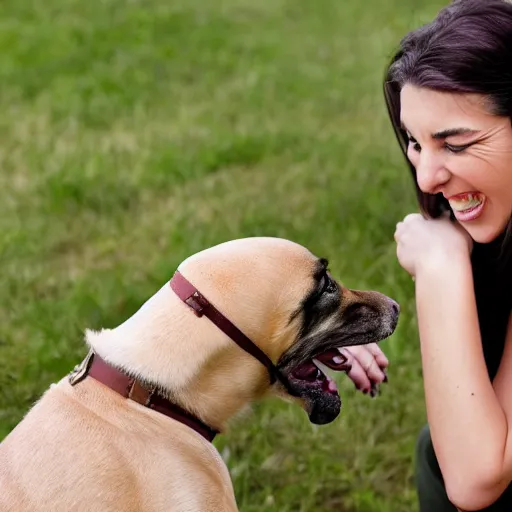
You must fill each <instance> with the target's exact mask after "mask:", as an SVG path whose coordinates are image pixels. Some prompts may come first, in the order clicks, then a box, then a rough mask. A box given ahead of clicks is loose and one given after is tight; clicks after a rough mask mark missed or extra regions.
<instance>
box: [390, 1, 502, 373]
mask: <svg viewBox="0 0 512 512" xmlns="http://www.w3.org/2000/svg"><path fill="white" fill-rule="evenodd" d="M407 83H408V84H412V85H415V86H418V87H426V88H429V89H434V90H438V91H445V92H452V93H459V94H464V93H473V94H474V93H476V94H481V95H483V96H485V97H486V98H487V99H488V103H489V108H490V109H491V112H492V113H493V114H495V115H497V116H508V117H510V118H511V120H512V4H511V3H507V2H505V0H455V1H453V2H452V3H451V4H450V5H448V6H447V7H445V8H444V9H442V10H441V11H440V12H439V14H438V15H437V17H436V18H435V19H434V20H433V21H432V22H431V23H429V24H427V25H424V26H422V27H420V28H418V29H416V30H414V31H412V32H410V33H409V34H407V35H406V36H405V37H404V38H403V39H402V41H401V43H400V47H399V49H398V51H397V52H396V54H395V55H394V57H393V58H392V60H391V63H390V65H389V67H388V69H387V72H386V76H385V80H384V96H385V100H386V105H387V108H388V113H389V117H390V119H391V123H392V125H393V129H394V131H395V135H396V137H397V140H398V142H399V144H400V147H401V149H402V152H403V153H404V155H405V157H406V160H407V163H408V165H409V168H410V170H411V173H412V175H413V177H414V182H415V184H416V194H417V197H418V201H419V204H420V208H421V210H422V212H423V213H424V215H425V216H427V217H431V218H436V217H439V216H440V215H441V214H442V213H443V212H444V211H450V207H449V204H448V202H447V201H446V199H445V198H444V197H443V196H442V195H441V194H426V193H424V192H422V191H421V190H420V188H419V187H418V184H417V180H416V170H415V169H414V167H413V166H412V164H411V163H410V162H409V160H408V159H407V145H408V138H407V134H406V133H405V132H404V130H403V129H402V127H401V123H400V91H401V89H402V87H403V86H404V85H405V84H407ZM510 172H512V169H510ZM511 226H512V224H511V223H510V222H509V225H508V227H507V229H506V231H505V232H504V233H503V234H502V235H501V236H500V237H499V238H498V239H497V240H496V241H494V242H492V243H490V244H485V245H484V244H475V246H474V249H473V254H472V263H473V275H474V279H475V293H476V299H477V305H478V314H479V321H480V330H481V334H482V340H483V344H484V353H485V355H486V361H487V366H488V369H489V373H490V374H491V376H494V374H495V373H496V370H497V367H498V365H499V361H500V359H501V354H502V350H503V344H504V340H505V335H506V328H507V323H508V317H509V315H510V311H511V307H512V300H511V298H510V297H511V296H512V290H511V289H510V285H511V281H512V280H511V279H510V275H511V274H512V268H511V262H512V258H511V255H512V243H511V238H512V237H511V233H512V227H511Z"/></svg>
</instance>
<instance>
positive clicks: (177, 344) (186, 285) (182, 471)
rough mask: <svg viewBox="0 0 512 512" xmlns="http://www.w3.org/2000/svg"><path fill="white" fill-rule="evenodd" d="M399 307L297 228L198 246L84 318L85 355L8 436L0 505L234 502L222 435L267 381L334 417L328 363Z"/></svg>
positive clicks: (59, 511)
mask: <svg viewBox="0 0 512 512" xmlns="http://www.w3.org/2000/svg"><path fill="white" fill-rule="evenodd" d="M398 317H399V306H398V304H397V303H396V302H395V301H393V300H392V299H390V298H389V297H387V296H385V295H383V294H381V293H378V292H376V291H355V290H351V289H348V288H346V287H344V286H343V285H342V284H340V283H339V282H337V281H335V280H334V279H333V278H332V276H331V274H330V272H329V270H328V262H327V260H326V259H323V258H318V257H316V256H314V255H313V254H312V253H311V252H310V251H309V250H307V249H306V248H304V247H303V246H301V245H298V244H296V243H294V242H291V241H288V240H283V239H278V238H267V237H256V238H245V239H240V240H234V241H230V242H225V243H222V244H219V245H216V246H214V247H212V248H209V249H206V250H204V251H201V252H199V253H197V254H195V255H193V256H191V257H189V258H188V259H186V260H185V261H184V262H183V263H182V264H181V265H180V266H179V267H178V269H177V271H176V273H175V274H174V276H173V277H172V279H171V280H170V282H167V283H166V284H165V285H164V286H163V287H162V288H161V289H160V290H159V291H158V292H157V293H156V294H155V295H153V296H152V297H151V298H150V299H149V300H148V301H147V302H146V303H145V304H143V305H142V307H141V308H140V309H139V310H138V311H137V312H136V313H135V314H134V315H133V316H132V317H130V318H129V319H127V320H126V321H125V322H124V323H122V324H121V325H119V326H117V327H116V328H114V329H103V330H100V331H91V330H86V333H85V338H86V343H87V345H88V347H89V350H90V351H89V354H88V355H87V357H86V358H85V360H84V361H83V362H82V364H80V365H78V366H77V367H76V368H75V369H74V370H73V371H71V372H70V374H69V375H67V376H65V377H63V378H62V380H60V381H59V382H58V383H56V384H52V385H51V386H50V389H48V390H47V391H46V392H45V393H44V394H43V396H42V397H41V399H40V400H39V401H38V402H37V403H36V404H35V405H34V406H33V407H32V408H31V409H30V410H29V411H28V413H27V415H26V416H25V417H24V419H23V420H22V421H21V422H20V423H19V424H18V425H17V426H16V427H15V428H14V429H13V431H12V432H11V433H10V434H9V435H8V436H7V437H6V438H5V439H4V441H3V442H2V443H1V444H0V489H1V492H0V510H1V511H2V512H6V511H12V512H25V511H31V512H38V511H41V512H43V511H44V512H71V511H73V512H82V511H84V512H85V511H91V512H92V511H94V512H113V511H123V512H135V511H137V512H161V511H166V512H221V511H222V512H232V511H236V510H238V508H237V505H236V500H235V495H234V491H233V486H232V482H231V479H230V475H229V471H228V468H227V467H226V465H225V464H224V462H223V460H222V458H221V457H220V455H219V453H218V451H217V450H216V448H215V447H214V445H213V444H212V442H211V441H212V440H213V438H214V436H215V435H217V434H219V433H222V432H224V431H225V429H226V425H227V424H228V420H229V419H230V418H232V417H233V416H235V415H236V414H237V413H238V412H239V411H241V410H242V409H243V408H244V407H246V406H247V405H248V404H250V403H251V402H253V401H255V400H258V399H261V398H263V397H264V396H266V395H269V394H277V395H278V396H281V397H283V398H284V399H286V400H289V401H294V402H296V403H298V404H299V405H301V406H302V407H303V409H304V410H305V411H306V413H307V415H308V416H309V420H310V421H311V422H312V423H315V424H326V423H329V422H332V421H333V420H334V419H335V418H336V417H337V416H338V414H339V412H340V407H341V399H340V397H339V393H338V391H337V388H336V384H335V382H334V380H333V379H332V378H331V377H329V376H328V375H327V374H326V373H325V372H324V370H325V366H327V367H328V368H331V369H333V370H335V371H347V370H348V369H349V368H348V363H347V360H346V358H345V357H344V356H342V355H341V353H340V352H339V350H338V348H340V347H346V346H349V345H357V344H366V343H372V342H377V341H380V340H382V339H384V338H386V337H388V336H390V335H391V334H392V333H393V332H394V330H395V328H396V325H397V321H398Z"/></svg>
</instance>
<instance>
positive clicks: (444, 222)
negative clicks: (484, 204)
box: [395, 213, 473, 278]
mask: <svg viewBox="0 0 512 512" xmlns="http://www.w3.org/2000/svg"><path fill="white" fill-rule="evenodd" d="M395 240H396V243H397V249H396V252H397V257H398V261H399V262H400V265H402V267H403V268H404V269H405V270H406V271H407V272H409V274H411V276H412V277H413V278H414V277H416V275H417V274H418V272H420V271H421V270H422V269H423V268H425V267H429V266H436V265H439V264H443V263H445V262H447V261H450V259H452V258H458V257H461V256H462V257H469V255H470V254H471V249H472V246H473V242H472V240H471V237H470V236H469V234H468V232H467V231H466V230H465V229H464V228H463V227H462V226H461V225H460V224H459V223H458V222H454V221H452V220H450V219H449V218H448V216H443V217H440V218H438V219H425V218H424V217H423V216H422V215H420V214H418V213H413V214H410V215H407V217H405V219H404V220H403V221H402V222H399V223H398V224H397V225H396V231H395Z"/></svg>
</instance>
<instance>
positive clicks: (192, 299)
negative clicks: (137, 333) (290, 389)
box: [170, 271, 282, 384]
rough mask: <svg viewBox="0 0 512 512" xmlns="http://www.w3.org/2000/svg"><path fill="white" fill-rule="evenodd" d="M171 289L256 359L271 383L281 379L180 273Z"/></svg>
mask: <svg viewBox="0 0 512 512" xmlns="http://www.w3.org/2000/svg"><path fill="white" fill-rule="evenodd" d="M170 285H171V288H172V289H173V291H174V292H175V293H176V295H177V296H178V297H179V298H180V299H181V300H182V301H183V302H184V303H185V304H187V306H189V307H190V308H192V310H193V311H194V313H195V314H196V316H197V317H199V318H200V317H202V316H203V315H204V316H206V317H207V318H208V319H209V320H210V321H211V322H212V323H214V324H215V325H216V326H217V327H218V328H219V329H220V330H221V331H223V332H224V333H225V334H227V335H228V336H229V337H230V338H231V339H232V340H233V341H234V342H235V343H236V344H237V345H238V346H239V347H240V348H242V349H243V350H245V351H246V352H248V353H249V354H251V356H253V357H255V358H256V359H257V360H258V361H259V362H260V363H261V364H262V365H263V366H265V367H266V368H267V370H268V373H269V374H270V383H271V384H274V382H275V381H276V380H277V379H279V380H282V379H281V378H280V373H279V372H278V370H277V368H276V367H275V366H274V364H273V363H272V361H271V360H270V358H269V357H268V356H267V355H266V354H265V352H263V351H262V350H261V349H260V348H259V347H258V346H257V345H256V344H255V343H254V342H252V341H251V340H250V339H249V338H248V337H247V336H246V335H245V334H244V333H243V332H242V331H241V330H240V329H238V327H236V326H235V325H233V324H232V323H231V322H230V321H229V320H228V319H227V318H226V317H225V316H224V315H223V314H222V313H221V312H220V311H219V310H218V309H217V308H216V307H215V306H214V305H213V304H211V303H210V302H209V301H208V299H206V297H204V295H202V294H201V293H200V292H199V291H198V290H197V288H195V287H194V285H193V284H192V283H190V282H189V281H187V279H185V278H184V277H183V275H182V274H180V272H178V271H176V272H175V274H174V276H173V277H172V279H171V281H170Z"/></svg>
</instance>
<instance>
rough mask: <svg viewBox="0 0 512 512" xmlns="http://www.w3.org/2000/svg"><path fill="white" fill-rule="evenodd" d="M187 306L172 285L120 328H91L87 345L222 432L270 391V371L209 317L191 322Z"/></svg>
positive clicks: (87, 336)
mask: <svg viewBox="0 0 512 512" xmlns="http://www.w3.org/2000/svg"><path fill="white" fill-rule="evenodd" d="M183 307H184V306H183V304H182V303H181V302H180V299H179V298H178V297H176V295H175V294H174V293H173V292H172V290H171V289H170V287H169V286H168V285H166V286H164V287H162V288H161V289H160V291H159V292H158V293H157V294H155V295H154V296H153V297H151V298H150V299H149V300H148V301H147V302H146V304H144V306H143V307H142V308H141V309H140V310H139V311H137V312H136V313H135V314H134V315H133V316H132V317H130V318H129V319H128V320H127V321H126V322H124V323H123V324H121V325H120V326H118V327H116V328H115V329H104V330H102V331H100V332H93V331H87V333H86V339H87V343H88V344H89V346H90V347H91V348H92V349H93V350H94V351H95V352H96V353H98V354H99V355H100V356H101V357H102V358H104V359H105V360H106V361H107V362H109V363H110V364H112V365H114V366H116V367H117V368H118V369H121V370H123V371H125V372H126V373H128V374H130V375H132V376H134V377H137V378H138V379H140V380H142V381H146V382H149V383H151V384H155V385H157V386H158V388H159V389H161V390H162V391H163V393H164V394H165V395H166V398H169V399H170V400H171V401H173V402H174V403H176V404H177V405H179V406H180V407H182V408H184V409H185V410H187V411H189V412H190V413H192V414H194V415H195V416H197V417H198V418H199V419H200V420H201V421H203V422H204V423H205V424H207V425H209V426H210V427H212V428H214V429H216V430H218V431H220V432H222V431H223V430H225V427H226V424H227V422H228V421H229V419H230V418H231V417H232V416H234V415H235V414H236V413H238V412H239V411H240V410H241V409H242V408H243V407H244V406H246V405H247V404H248V403H250V402H252V401H253V400H255V399H257V398H259V397H261V396H262V395H263V394H264V392H265V391H266V390H267V389H268V386H269V375H268V372H267V370H266V369H265V367H264V366H263V365H262V364H261V363H260V362H258V361H257V360H256V359H254V358H252V357H251V356H250V355H248V354H246V353H244V352H243V351H242V350H241V349H240V348H239V347H238V346H237V345H236V344H235V343H234V342H233V341H232V340H230V339H229V338H228V337H227V336H226V335H225V334H224V333H223V332H222V331H220V330H219V329H218V328H217V327H215V326H214V325H213V324H211V323H210V322H209V321H208V320H207V319H206V318H204V319H200V320H199V319H197V321H193V322H191V321H190V317H189V316H188V315H189V314H191V315H193V313H192V312H189V311H185V313H184V310H183ZM194 319H195V318H194Z"/></svg>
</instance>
